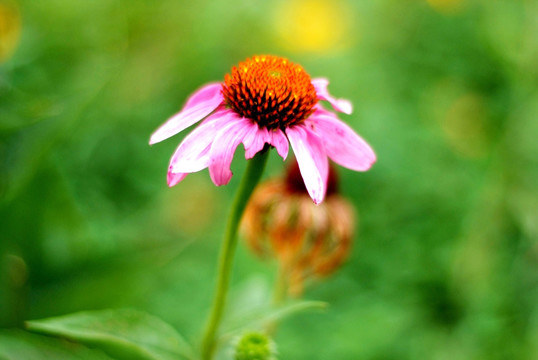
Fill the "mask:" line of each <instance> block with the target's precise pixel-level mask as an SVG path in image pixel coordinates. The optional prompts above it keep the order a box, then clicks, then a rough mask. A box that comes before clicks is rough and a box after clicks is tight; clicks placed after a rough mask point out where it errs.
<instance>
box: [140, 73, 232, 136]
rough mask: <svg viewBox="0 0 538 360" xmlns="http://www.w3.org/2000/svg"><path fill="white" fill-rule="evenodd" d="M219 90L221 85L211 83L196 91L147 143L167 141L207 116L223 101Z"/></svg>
mask: <svg viewBox="0 0 538 360" xmlns="http://www.w3.org/2000/svg"><path fill="white" fill-rule="evenodd" d="M221 89H222V85H221V84H219V83H211V84H209V85H205V86H204V87H202V88H200V89H198V90H197V91H196V92H195V93H194V94H193V95H192V96H191V97H190V98H189V99H188V100H187V103H186V104H185V106H184V107H183V109H181V111H180V112H179V113H177V114H176V115H174V116H172V117H171V118H170V119H168V120H167V121H166V122H165V123H164V124H163V125H161V126H160V127H159V128H158V129H157V130H156V131H155V132H154V133H153V134H152V135H151V138H150V140H149V143H150V144H155V143H158V142H159V141H163V140H165V139H168V138H169V137H171V136H173V135H175V134H177V133H179V132H180V131H182V130H184V129H186V128H188V127H189V126H191V125H192V124H194V123H196V122H198V121H200V120H202V119H203V118H204V117H206V116H207V115H209V114H210V113H211V112H212V111H213V110H215V109H216V108H217V107H218V106H219V105H220V104H222V102H223V101H224V98H223V96H222V92H221Z"/></svg>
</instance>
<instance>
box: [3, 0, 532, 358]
mask: <svg viewBox="0 0 538 360" xmlns="http://www.w3.org/2000/svg"><path fill="white" fill-rule="evenodd" d="M537 18H538V3H537V2H536V1H533V0H512V1H506V0H505V1H502V0H404V1H402V0H379V1H367V0H360V1H351V0H349V1H346V0H335V1H326V0H316V1H313V2H310V1H302V0H290V1H284V0H278V1H257V2H255V1H248V0H243V1H224V0H216V1H209V0H201V1H196V2H193V1H181V0H180V1H177V0H176V1H173V0H162V1H148V0H130V1H127V0H96V1H83V0H71V1H63V0H48V1H36V0H20V1H14V0H13V1H8V0H0V62H1V64H0V237H1V238H0V247H1V248H0V255H1V256H0V259H1V260H0V261H1V264H0V266H1V267H0V268H1V273H0V274H1V277H0V286H1V288H0V322H1V323H2V324H3V325H5V326H15V325H17V324H21V322H22V321H24V320H30V319H38V318H44V317H51V316H58V315H63V314H67V313H71V312H75V311H81V310H98V309H105V308H120V307H130V308H136V309H139V310H143V311H146V312H149V313H151V314H154V315H156V316H158V317H160V318H162V319H164V320H166V321H167V322H168V323H170V324H172V325H173V327H174V328H176V329H178V330H179V331H180V332H181V333H182V334H184V335H185V336H186V337H187V338H188V339H189V340H191V342H193V343H196V342H197V339H198V337H199V335H200V331H201V326H202V324H203V323H204V322H205V319H206V318H205V317H206V314H207V309H208V307H209V304H210V298H211V296H212V290H213V281H214V280H213V279H214V272H215V263H216V252H217V249H218V243H219V241H220V234H221V232H222V230H223V227H224V224H223V219H225V218H226V214H227V209H228V208H229V205H230V199H231V196H232V194H233V192H234V190H235V188H236V186H237V183H238V181H239V178H240V175H241V173H242V171H243V168H244V165H245V161H244V160H243V159H241V157H242V154H241V152H240V151H239V153H238V154H237V156H236V159H235V160H234V163H233V165H232V168H233V170H234V173H235V174H236V176H235V177H234V178H233V179H232V181H231V183H230V185H228V186H226V187H222V188H216V187H214V186H213V185H212V184H211V182H210V180H209V177H208V176H207V174H204V173H199V174H193V175H190V176H188V177H187V178H186V180H185V181H184V182H182V183H181V184H180V185H178V186H176V187H175V188H173V189H168V188H167V186H166V181H165V176H166V169H167V165H168V159H169V157H170V155H171V154H172V151H173V150H174V148H175V147H176V146H177V144H178V142H179V141H180V139H181V138H182V137H183V136H184V134H182V135H178V136H176V137H175V138H174V139H171V140H168V141H166V142H164V143H161V144H158V145H155V146H153V147H149V146H148V145H147V142H148V139H149V134H150V133H151V132H152V131H153V130H154V129H155V128H156V127H157V126H158V125H159V124H161V123H162V122H163V121H164V120H165V119H166V118H167V117H168V116H170V115H171V114H173V113H174V112H175V111H177V110H178V109H179V108H180V107H181V106H182V104H183V102H184V100H185V99H186V97H187V96H188V94H189V93H191V92H192V91H193V90H195V89H196V88H197V87H199V86H200V85H202V84H204V83H206V82H209V81H215V80H217V81H218V80H221V79H223V76H224V74H225V73H226V72H227V71H229V69H230V68H231V66H232V65H234V64H236V63H237V62H239V61H241V60H243V59H245V58H246V57H248V56H251V55H253V54H258V53H272V54H277V55H281V56H286V57H289V58H290V59H291V60H292V61H295V62H297V63H300V64H302V65H303V66H304V67H305V69H307V71H308V72H309V73H310V74H311V75H312V76H324V77H327V78H329V79H330V80H331V85H330V90H331V91H332V93H333V94H334V95H335V96H338V97H345V98H349V99H350V100H351V101H352V102H353V103H354V105H355V112H354V113H353V115H352V116H345V115H343V116H342V119H344V120H345V121H347V122H348V123H350V124H351V125H352V127H353V128H355V129H356V130H357V131H358V132H359V133H360V134H362V135H363V136H364V138H365V139H366V140H368V142H369V143H370V144H372V146H373V147H374V149H375V150H376V151H377V155H378V158H379V160H378V163H377V164H376V165H375V166H374V167H373V169H372V170H371V171H369V172H366V173H354V172H351V171H347V170H344V169H342V170H341V172H340V174H341V180H342V184H341V189H342V192H343V193H344V195H346V196H347V197H348V198H349V199H350V200H351V201H352V202H353V204H354V205H355V206H356V208H357V210H358V213H359V217H360V226H359V231H358V235H357V236H356V238H355V242H354V247H353V252H352V255H351V256H350V259H349V260H348V262H347V264H346V265H345V266H344V268H343V269H342V270H340V271H339V272H338V273H337V274H335V275H333V276H332V277H331V278H329V279H327V280H325V281H323V282H320V283H318V284H314V285H313V286H312V287H311V288H310V289H308V290H307V292H306V294H305V297H306V298H310V299H316V300H321V301H326V302H329V303H330V304H331V306H330V308H329V310H328V311H327V312H325V313H322V314H319V313H314V314H312V313H305V314H301V315H298V316H296V317H294V318H291V319H287V320H286V321H285V322H284V323H283V324H282V326H281V327H279V331H278V333H277V334H276V336H275V342H276V343H277V346H278V348H279V353H280V355H279V356H280V357H281V358H283V359H349V358H354V359H398V360H402V359H403V360H405V359H424V358H426V359H488V360H489V359H533V358H534V359H535V358H536V357H537V354H538V345H537V344H538V305H537V304H538V219H537V214H538V194H537V192H538V190H537V186H536V184H538V160H537V157H536V155H537V154H538V142H537V141H536V139H537V134H538V121H537V119H538V67H537V66H536V64H538V36H536V34H537V33H538V22H537V21H536V19H537ZM283 169H284V167H283V166H282V164H281V162H280V161H279V160H278V158H277V157H276V156H273V157H272V158H271V159H270V163H269V169H268V174H267V176H275V175H277V174H279V173H281V172H282V171H283ZM274 270H275V269H274V264H271V263H260V262H259V261H258V260H257V259H255V258H254V256H253V255H251V254H249V253H248V251H247V250H246V249H245V247H244V246H242V247H240V249H239V253H238V257H237V259H236V264H235V272H234V276H233V281H234V285H233V286H234V289H237V288H239V287H240V285H241V283H243V282H246V281H250V280H249V279H250V277H251V276H253V274H255V275H256V276H259V277H261V278H262V279H264V280H263V281H271V280H272V279H273V278H274ZM232 290H233V289H232ZM246 300H248V298H246V299H245V298H243V301H246ZM252 301H254V300H252ZM233 305H234V302H233V301H232V302H231V304H230V307H231V308H232V309H231V310H233V307H234V306H233ZM0 344H3V345H2V347H3V348H8V347H9V348H11V349H21V350H20V351H23V350H22V349H25V350H24V351H27V354H35V353H34V352H32V351H33V349H35V347H36V346H37V348H39V346H41V347H42V348H43V347H45V348H47V349H49V353H51V354H56V353H57V354H64V353H65V354H77V355H76V356H77V357H75V355H73V356H71V357H73V358H90V357H89V356H90V355H91V354H90V352H89V351H90V350H88V349H79V348H76V347H73V345H72V344H71V345H69V347H61V348H59V347H58V344H59V343H58V342H56V341H52V340H51V339H48V338H43V337H40V336H38V335H29V334H27V333H22V332H21V331H20V330H5V331H3V332H1V333H0ZM6 344H9V345H6ZM37 344H42V345H37ZM62 344H63V343H62ZM0 354H2V353H1V351H0ZM21 354H22V353H21ZM78 354H83V356H82V355H81V356H78ZM36 356H37V355H28V356H27V358H38V357H36ZM62 356H64V355H62ZM67 356H68V355H65V357H62V358H71V357H67ZM52 357H54V356H52ZM91 358H106V356H105V355H104V354H102V353H97V355H96V356H95V357H91Z"/></svg>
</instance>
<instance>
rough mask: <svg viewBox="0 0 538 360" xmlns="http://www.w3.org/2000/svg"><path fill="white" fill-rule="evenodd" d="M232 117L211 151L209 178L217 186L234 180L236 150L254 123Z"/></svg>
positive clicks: (216, 138)
mask: <svg viewBox="0 0 538 360" xmlns="http://www.w3.org/2000/svg"><path fill="white" fill-rule="evenodd" d="M233 114H234V116H230V117H229V118H228V119H227V120H226V122H227V125H226V127H225V128H223V129H222V130H221V131H220V133H219V134H218V135H217V137H215V140H214V141H213V144H212V146H211V151H210V154H209V156H210V158H211V161H210V164H209V176H210V177H211V180H213V183H214V184H215V185H217V186H221V185H226V184H227V183H228V182H229V181H230V179H231V178H232V171H231V170H230V165H231V164H232V159H233V156H234V153H235V149H236V148H237V146H238V145H239V143H241V142H242V141H243V139H244V137H245V135H246V134H247V133H248V132H249V131H250V130H251V129H252V126H251V124H252V122H251V121H250V120H248V119H245V118H239V117H238V116H237V114H235V113H233Z"/></svg>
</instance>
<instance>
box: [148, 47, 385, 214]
mask: <svg viewBox="0 0 538 360" xmlns="http://www.w3.org/2000/svg"><path fill="white" fill-rule="evenodd" d="M328 84H329V82H328V80H326V79H323V78H318V79H311V78H310V76H309V75H308V74H307V73H306V72H305V70H304V69H303V68H302V67H301V66H300V65H297V64H294V63H292V62H290V61H289V60H287V59H284V58H281V57H277V56H271V55H262V56H254V57H252V58H249V59H247V60H245V61H244V62H241V63H239V65H238V66H236V67H233V68H232V71H231V74H227V75H226V76H225V79H224V82H223V83H211V84H208V85H205V86H203V87H202V88H200V89H199V90H197V91H196V92H195V93H194V94H193V95H192V96H191V97H190V98H189V99H188V100H187V103H186V104H185V106H184V107H183V109H182V110H181V111H180V112H179V113H177V114H176V115H174V116H173V117H171V118H170V119H169V120H168V121H166V122H165V123H164V124H163V125H162V126H161V127H160V128H158V129H157V130H156V131H155V132H154V133H153V134H152V135H151V138H150V144H154V143H157V142H159V141H162V140H165V139H167V138H169V137H171V136H173V135H175V134H177V133H179V132H180V131H183V130H184V129H186V128H187V127H189V126H191V125H193V124H194V123H196V122H198V121H200V120H202V119H203V121H202V123H201V124H200V125H199V126H198V127H197V128H196V129H194V130H193V131H192V132H191V133H190V134H189V135H187V136H186V137H185V139H184V140H183V142H182V143H181V144H180V145H179V147H178V148H177V150H176V151H175V153H174V155H173V156H172V159H171V160H170V166H169V168H168V185H169V186H174V185H176V184H177V183H179V182H180V181H181V180H183V179H184V178H185V176H187V174H189V173H192V172H196V171H200V170H203V169H205V168H209V175H210V177H211V180H213V182H214V183H215V185H217V186H220V185H225V184H227V183H228V182H229V181H230V179H231V177H232V172H231V170H230V165H231V162H232V159H233V155H234V153H235V150H236V148H237V146H239V144H240V143H242V144H243V146H244V148H245V157H246V158H247V159H250V158H252V157H254V155H255V154H256V153H258V152H259V151H262V150H263V149H264V147H265V146H266V144H268V145H270V146H272V147H274V148H276V150H277V152H278V154H279V155H280V156H281V157H282V158H283V159H285V158H286V157H287V155H288V150H289V145H288V141H289V144H291V147H292V149H293V151H294V152H295V156H296V157H297V161H298V163H299V168H300V171H301V175H302V178H303V180H304V183H305V186H306V189H307V190H308V193H309V195H310V197H311V198H312V200H314V202H315V203H316V204H319V203H320V202H321V201H322V200H323V198H324V196H325V193H326V191H327V177H328V158H331V159H332V160H333V161H334V162H336V163H338V164H340V165H342V166H345V167H347V168H350V169H352V170H357V171H366V170H368V169H369V168H370V167H371V166H372V164H373V163H374V162H375V160H376V156H375V154H374V152H373V150H372V149H371V148H370V146H369V145H368V144H367V143H366V142H365V141H364V140H363V139H362V138H360V137H359V136H358V135H357V134H356V133H355V132H354V131H353V130H352V129H351V128H350V127H349V126H348V125H346V124H345V123H343V122H342V121H341V120H339V119H338V118H337V115H336V114H335V113H333V112H330V111H328V110H326V109H324V108H323V107H322V105H321V104H320V103H319V101H320V100H324V101H328V102H329V103H330V104H331V105H332V107H333V108H334V110H336V111H339V112H343V113H346V114H350V113H351V111H352V106H351V103H350V102H349V101H347V100H342V99H335V98H333V97H332V96H331V95H330V94H329V92H328V91H327V85H328Z"/></svg>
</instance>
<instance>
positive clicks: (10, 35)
mask: <svg viewBox="0 0 538 360" xmlns="http://www.w3.org/2000/svg"><path fill="white" fill-rule="evenodd" d="M20 33H21V17H20V14H19V11H18V10H17V8H16V7H15V5H12V4H11V3H6V2H3V1H1V0H0V63H2V62H4V61H6V60H7V59H8V58H9V57H10V56H11V55H12V54H13V52H14V50H15V48H16V47H17V44H18V43H19V38H20Z"/></svg>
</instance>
